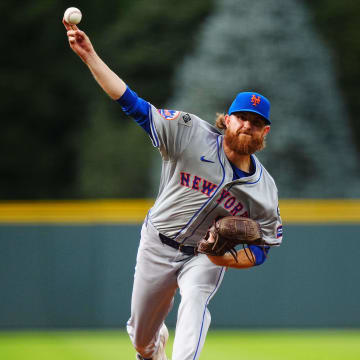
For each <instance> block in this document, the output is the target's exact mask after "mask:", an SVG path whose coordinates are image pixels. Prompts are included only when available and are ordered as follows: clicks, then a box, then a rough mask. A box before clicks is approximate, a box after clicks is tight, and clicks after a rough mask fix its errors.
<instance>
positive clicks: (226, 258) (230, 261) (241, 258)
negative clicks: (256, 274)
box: [208, 249, 256, 269]
mask: <svg viewBox="0 0 360 360" xmlns="http://www.w3.org/2000/svg"><path fill="white" fill-rule="evenodd" d="M246 252H247V253H245V250H244V249H242V250H239V251H238V252H237V254H236V258H237V261H238V262H236V260H235V259H234V257H233V256H232V255H231V254H230V253H226V254H225V255H223V256H211V255H208V257H209V259H210V260H211V261H212V262H213V263H214V264H216V265H219V266H226V267H231V268H236V269H246V268H249V267H252V266H255V265H256V264H255V256H254V254H253V252H252V251H251V250H250V249H246Z"/></svg>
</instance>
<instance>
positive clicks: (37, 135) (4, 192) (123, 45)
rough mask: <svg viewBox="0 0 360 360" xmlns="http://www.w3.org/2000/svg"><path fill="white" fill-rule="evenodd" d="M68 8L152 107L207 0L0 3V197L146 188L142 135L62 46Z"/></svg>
mask: <svg viewBox="0 0 360 360" xmlns="http://www.w3.org/2000/svg"><path fill="white" fill-rule="evenodd" d="M69 6H77V7H79V8H80V9H81V10H82V11H83V14H84V17H83V21H82V23H81V27H83V28H84V30H85V31H86V32H87V33H88V34H89V35H90V37H91V38H92V40H93V41H94V44H95V47H96V49H97V50H98V52H99V53H100V54H102V55H103V56H104V58H105V60H106V61H108V62H110V65H111V66H113V67H114V68H115V70H116V71H118V72H119V74H120V76H123V77H124V79H125V81H128V82H129V84H130V86H131V87H133V88H134V90H138V91H139V92H140V93H141V95H142V96H143V97H144V98H146V99H148V100H149V101H151V102H153V103H154V104H157V105H159V106H161V105H162V104H164V103H165V101H166V99H167V97H168V96H169V94H170V93H171V91H172V86H173V83H172V72H173V69H174V67H175V66H176V64H177V63H178V62H179V60H180V59H181V58H182V56H184V55H185V53H187V52H188V51H190V50H191V48H192V46H193V43H194V42H193V40H194V34H195V33H196V30H197V26H198V24H199V23H201V22H202V20H203V19H204V18H205V17H206V16H207V14H208V13H209V12H210V11H211V0H198V1H197V2H195V3H192V1H190V0H186V1H182V2H180V3H178V2H171V3H169V2H168V1H165V0H157V1H152V2H146V1H130V0H121V1H119V0H117V1H115V0H108V1H106V2H105V3H104V2H102V1H100V0H94V1H91V2H88V1H85V0H78V1H76V2H75V3H74V2H73V1H60V0H58V1H48V0H37V1H35V2H30V1H28V0H25V1H22V2H21V3H17V2H10V1H3V2H1V5H0V9H1V12H2V14H7V15H6V16H4V18H3V21H2V23H3V33H2V37H1V40H0V41H1V48H2V49H3V53H2V56H1V60H0V61H1V70H0V92H1V97H2V106H1V121H2V131H1V132H0V151H1V154H2V155H3V156H2V161H1V170H0V173H1V176H0V199H3V200H5V199H46V198H77V197H95V196H99V197H103V196H139V197H141V196H144V195H145V194H146V193H147V191H146V189H147V187H148V186H149V184H148V183H147V174H148V171H149V161H147V159H148V157H149V151H148V150H149V147H151V146H150V142H149V141H145V140H144V137H145V135H144V134H143V132H142V130H140V129H138V128H137V126H136V125H133V124H131V123H130V122H129V121H126V120H125V122H124V116H122V115H121V114H120V113H121V110H120V108H119V107H116V104H115V105H113V104H112V103H111V101H109V99H107V98H106V96H103V95H102V94H101V90H99V89H98V88H97V85H96V84H95V82H94V80H93V79H92V78H91V76H89V73H88V70H87V69H86V67H85V66H84V65H83V64H81V61H80V60H79V59H76V58H75V55H73V54H72V53H71V50H70V49H69V47H68V44H67V40H66V36H65V31H64V28H63V25H62V24H61V22H60V21H61V16H62V14H63V12H64V10H65V9H66V8H67V7H69ZM4 49H5V51H6V52H5V51H4ZM109 59H110V60H109ZM114 64H115V65H114ZM144 143H146V144H147V145H145V146H144Z"/></svg>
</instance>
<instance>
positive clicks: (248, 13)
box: [169, 0, 360, 198]
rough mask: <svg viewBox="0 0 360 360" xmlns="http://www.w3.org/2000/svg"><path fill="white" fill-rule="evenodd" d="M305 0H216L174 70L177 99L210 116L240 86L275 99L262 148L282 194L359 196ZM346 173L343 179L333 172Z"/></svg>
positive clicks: (337, 97) (344, 119)
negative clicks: (187, 53)
mask: <svg viewBox="0 0 360 360" xmlns="http://www.w3.org/2000/svg"><path fill="white" fill-rule="evenodd" d="M310 19H311V17H310V14H309V12H308V11H307V8H306V7H305V5H304V3H301V2H299V1H296V0H281V1H279V0H258V1H256V2H252V4H251V6H247V1H246V0H218V1H217V2H216V9H215V11H214V13H213V14H212V15H211V16H210V17H208V19H207V20H206V22H205V23H204V24H203V26H202V29H201V35H200V39H201V41H200V44H199V46H198V48H197V49H196V52H195V53H194V54H192V55H190V56H188V57H187V58H186V59H185V60H184V63H183V64H182V66H181V67H180V68H179V69H178V71H177V75H176V79H177V84H178V86H177V88H176V92H175V94H174V97H173V98H172V99H171V101H170V105H169V107H173V106H176V107H178V108H181V109H184V110H185V111H189V112H192V113H195V114H198V115H200V116H202V117H203V118H204V119H207V120H208V121H209V122H213V121H214V118H215V113H216V112H219V111H224V112H226V111H227V109H228V106H229V105H230V103H231V101H232V100H233V98H234V96H235V94H236V93H237V92H239V91H258V92H260V93H264V94H266V95H267V96H268V97H269V98H270V99H271V100H272V119H273V125H272V129H273V130H272V131H271V133H270V135H269V138H268V145H269V146H268V149H266V150H265V151H264V152H263V153H260V154H259V157H260V158H261V159H262V160H263V162H264V164H265V166H266V167H268V168H269V170H270V172H271V174H272V175H273V176H274V177H275V179H276V182H277V185H278V186H279V189H280V196H281V197H293V198H295V197H325V198H326V197H354V196H360V186H359V185H360V182H359V180H358V178H359V174H360V171H359V170H360V169H359V166H358V158H357V154H356V152H355V146H354V144H353V142H352V141H351V140H352V139H351V132H350V126H349V125H350V124H349V119H348V116H347V111H346V107H345V106H344V102H343V98H342V96H341V93H340V92H339V90H338V87H337V83H336V77H335V73H334V67H333V64H332V58H331V52H330V51H329V49H328V48H327V47H326V46H325V45H324V43H323V42H322V41H321V39H320V38H319V36H318V35H317V32H316V31H314V28H313V26H312V24H311V21H310ZM344 174H346V186H341V185H339V183H338V182H337V181H334V179H342V177H343V175H344Z"/></svg>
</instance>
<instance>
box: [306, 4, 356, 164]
mask: <svg viewBox="0 0 360 360" xmlns="http://www.w3.org/2000/svg"><path fill="white" fill-rule="evenodd" d="M306 3H307V5H308V6H309V8H310V9H311V10H312V12H313V19H314V23H315V25H316V26H317V28H318V30H319V31H320V32H321V34H323V38H324V40H325V41H326V42H327V43H328V44H329V45H330V46H331V48H332V49H333V52H332V56H333V58H334V63H335V66H336V68H337V77H338V81H339V84H340V86H341V88H342V92H343V94H344V98H345V101H346V105H347V108H348V109H349V112H350V121H351V127H352V129H353V139H354V142H355V143H356V145H357V153H358V159H359V160H360V122H359V120H358V117H359V113H360V102H359V98H360V86H359V79H360V66H359V63H360V26H359V18H360V2H359V1H353V0H343V1H337V0H315V1H314V0H306Z"/></svg>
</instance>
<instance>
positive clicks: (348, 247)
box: [0, 224, 360, 329]
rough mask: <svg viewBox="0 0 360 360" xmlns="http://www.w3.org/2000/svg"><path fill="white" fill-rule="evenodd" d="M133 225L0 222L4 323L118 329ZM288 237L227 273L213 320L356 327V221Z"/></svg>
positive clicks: (135, 233)
mask: <svg viewBox="0 0 360 360" xmlns="http://www.w3.org/2000/svg"><path fill="white" fill-rule="evenodd" d="M139 231H140V225H137V224H136V225H89V224H86V225H54V224H53V225H2V226H0V284H1V289H0V328H3V329H9V328H59V327H61V328H68V327H76V328H79V327H120V328H124V327H125V323H126V320H127V318H128V316H129V311H130V298H131V286H132V278H133V272H134V264H135V257H136V249H137V245H138V237H139ZM284 233H285V236H284V243H283V245H282V246H281V247H280V248H276V249H272V250H271V252H270V257H269V259H268V260H267V262H266V263H265V264H264V265H262V266H260V267H258V268H255V269H249V270H233V269H231V270H228V271H227V273H226V276H225V279H224V282H223V285H222V286H221V287H220V289H219V291H218V293H217V295H216V296H215V297H214V299H213V300H212V302H211V303H210V311H211V313H212V324H213V326H221V327H293V326H294V327H299V326H301V327H302V326H313V327H359V326H360V287H359V270H358V265H357V264H358V262H359V258H360V247H359V246H358V241H359V240H358V239H359V234H360V224H349V225H331V224H327V225H325V224H323V225H288V226H286V227H285V232H284ZM178 301H179V299H177V302H178ZM176 308H177V306H174V309H173V311H172V312H171V314H170V315H169V318H168V320H167V323H168V324H169V325H170V326H173V325H174V324H175V317H176V311H175V310H176Z"/></svg>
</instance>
